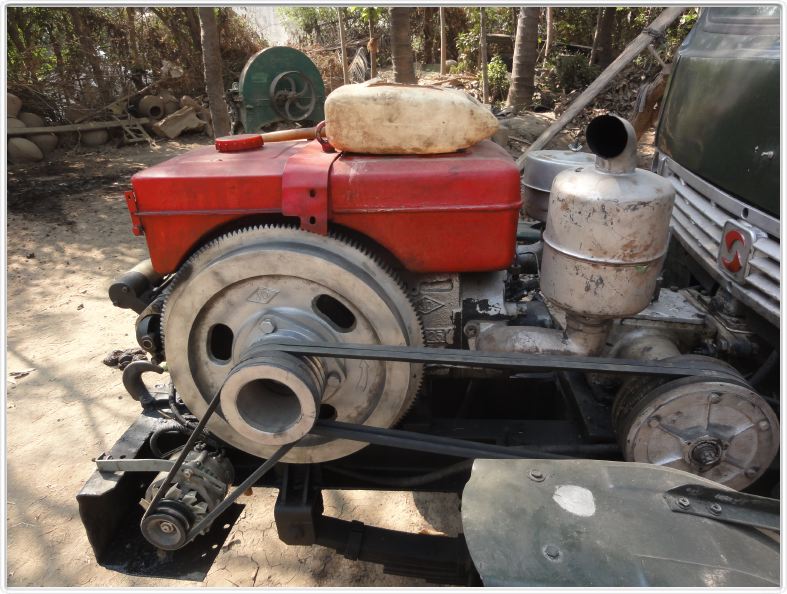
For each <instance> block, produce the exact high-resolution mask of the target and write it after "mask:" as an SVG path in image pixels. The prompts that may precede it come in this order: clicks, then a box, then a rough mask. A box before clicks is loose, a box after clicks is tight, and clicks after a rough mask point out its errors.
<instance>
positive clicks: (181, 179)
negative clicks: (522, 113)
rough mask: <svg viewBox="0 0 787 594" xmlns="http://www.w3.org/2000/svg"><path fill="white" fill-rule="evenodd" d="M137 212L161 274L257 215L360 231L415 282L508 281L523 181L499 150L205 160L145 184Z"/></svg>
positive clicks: (178, 160) (189, 160)
mask: <svg viewBox="0 0 787 594" xmlns="http://www.w3.org/2000/svg"><path fill="white" fill-rule="evenodd" d="M131 182H132V187H133V191H132V192H128V193H127V201H128V206H129V210H130V212H131V217H132V222H133V223H134V230H135V233H137V234H141V233H144V235H145V237H146V239H147V244H148V250H149V252H150V257H151V260H152V262H153V266H154V268H155V269H156V270H157V271H158V272H159V273H161V274H167V273H169V272H173V271H174V270H176V269H177V267H178V266H179V265H180V264H181V263H182V262H183V260H184V259H185V258H186V257H188V256H189V255H190V254H191V253H192V252H193V251H194V250H195V249H197V248H198V247H199V246H200V245H202V243H204V241H205V240H206V237H209V236H211V235H212V234H213V233H215V231H216V230H217V229H218V228H220V227H226V226H227V225H228V224H231V223H232V222H233V221H234V220H236V219H242V218H243V219H246V218H248V217H249V216H250V215H263V216H264V215H271V214H283V215H286V216H297V217H299V219H300V221H301V226H302V227H303V228H305V229H307V230H310V231H313V232H317V233H325V232H327V229H328V228H329V227H330V225H331V224H336V225H342V226H344V227H349V228H351V229H354V230H356V231H358V232H359V233H362V234H363V235H365V236H367V237H369V238H371V239H372V240H374V241H375V242H377V243H379V244H380V245H382V246H384V247H385V248H386V249H387V250H389V251H390V252H391V253H392V254H393V255H394V256H395V257H396V258H397V259H398V260H399V262H401V264H402V266H404V268H406V269H407V270H411V271H413V272H470V271H478V272H480V271H484V270H499V269H502V268H505V267H507V266H508V265H509V264H510V263H511V262H512V260H513V257H514V249H515V238H516V225H517V219H518V214H519V207H520V203H521V199H520V191H519V171H518V170H517V167H516V165H515V164H514V162H513V160H512V159H511V157H510V156H509V155H508V153H507V152H506V151H504V150H503V149H502V148H500V147H499V146H497V145H496V144H494V143H492V142H490V141H484V142H481V143H479V144H477V145H475V146H473V147H471V148H469V149H467V150H465V151H462V152H459V153H451V154H445V155H422V156H421V155H419V156H390V155H386V156H382V155H380V156H377V155H354V154H326V153H324V152H322V150H321V149H320V146H319V144H318V143H317V142H313V141H312V142H305V141H293V142H281V143H271V144H267V145H265V146H264V147H263V148H258V149H253V150H249V151H243V152H236V153H219V152H217V151H216V150H215V148H214V147H212V146H211V147H205V148H201V149H197V150H194V151H191V152H189V153H186V154H184V155H181V156H179V157H175V158H174V159H170V160H169V161H165V162H163V163H160V164H158V165H155V166H154V167H151V168H149V169H146V170H144V171H142V172H140V173H137V174H136V175H134V176H133V177H132V179H131Z"/></svg>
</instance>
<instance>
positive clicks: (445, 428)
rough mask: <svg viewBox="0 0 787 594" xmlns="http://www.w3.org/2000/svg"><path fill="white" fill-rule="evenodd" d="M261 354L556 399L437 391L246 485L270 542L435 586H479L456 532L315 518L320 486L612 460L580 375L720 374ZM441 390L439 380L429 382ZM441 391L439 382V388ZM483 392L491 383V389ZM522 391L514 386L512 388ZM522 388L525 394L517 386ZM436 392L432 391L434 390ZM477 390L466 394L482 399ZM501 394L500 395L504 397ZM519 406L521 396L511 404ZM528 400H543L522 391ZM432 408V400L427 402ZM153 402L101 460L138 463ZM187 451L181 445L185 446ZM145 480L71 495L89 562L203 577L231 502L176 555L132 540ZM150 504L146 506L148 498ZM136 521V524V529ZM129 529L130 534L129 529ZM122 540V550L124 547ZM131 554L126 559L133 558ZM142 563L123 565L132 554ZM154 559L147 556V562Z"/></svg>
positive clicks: (365, 485) (117, 476)
mask: <svg viewBox="0 0 787 594" xmlns="http://www.w3.org/2000/svg"><path fill="white" fill-rule="evenodd" d="M271 348H276V349H280V350H283V351H286V352H290V353H293V354H298V355H312V356H319V357H344V358H358V359H375V360H391V361H407V362H414V363H424V364H426V365H429V366H431V367H441V366H443V367H446V366H447V367H451V368H457V367H459V368H471V369H476V370H477V369H486V370H498V371H499V372H501V373H502V374H504V377H506V378H507V379H506V382H507V384H510V383H511V381H512V380H513V381H514V382H516V381H517V380H519V381H522V382H527V385H528V386H531V387H532V386H536V388H537V389H538V387H539V386H541V387H542V388H543V389H544V390H548V388H549V387H550V386H551V392H550V395H551V396H553V397H555V396H556V399H557V400H559V401H560V408H561V409H562V410H563V411H564V412H565V413H566V414H565V415H564V418H521V419H518V418H507V417H504V416H500V417H498V418H484V417H483V415H482V416H473V415H472V414H462V416H461V417H460V416H458V415H457V414H456V409H457V407H458V408H459V409H463V408H464V407H465V404H464V403H462V401H463V400H466V399H467V397H468V393H469V388H468V391H467V393H466V394H464V396H462V395H461V394H460V395H458V394H456V393H452V388H451V386H450V385H449V386H448V387H445V388H443V392H446V393H447V394H444V398H443V400H447V401H448V402H453V403H455V404H456V406H455V407H454V408H453V409H452V408H451V406H448V407H447V408H446V407H443V409H442V410H443V411H444V412H445V413H446V414H445V415H443V416H441V415H440V414H439V411H438V414H435V409H434V408H431V409H429V407H428V402H425V401H424V399H422V400H421V402H420V403H418V404H417V405H416V406H415V407H414V409H413V410H411V411H410V413H409V414H408V416H407V417H405V419H404V420H403V422H402V423H401V424H400V426H399V427H398V428H397V429H377V428H370V427H363V426H357V425H351V424H347V423H339V422H335V421H318V422H317V424H316V425H315V427H314V429H313V432H314V433H316V434H320V435H324V436H331V437H336V438H343V439H354V440H358V441H363V442H366V443H369V444H370V445H369V446H368V447H366V448H364V449H362V450H361V451H359V452H358V453H356V454H354V455H352V456H348V457H347V458H344V459H342V460H338V461H334V462H330V463H324V464H312V465H294V464H284V463H279V464H277V465H276V466H275V467H273V471H272V472H268V473H267V474H264V475H263V476H262V477H261V478H260V479H259V480H258V481H256V483H255V484H256V485H259V486H265V487H275V488H278V489H279V496H278V499H277V502H276V506H275V511H274V515H275V521H276V526H277V529H278V534H279V538H280V539H281V540H282V541H284V542H285V543H287V544H292V545H314V544H319V545H322V546H325V547H329V548H331V549H333V550H335V551H336V552H338V553H340V554H342V555H344V556H345V557H347V558H349V559H360V560H363V561H370V562H374V563H380V564H382V565H383V566H384V570H385V571H386V572H387V573H394V574H399V575H405V576H414V577H421V578H424V579H426V580H428V581H432V582H435V583H447V584H464V585H478V584H479V580H478V575H477V573H476V571H475V568H474V567H473V563H472V560H471V559H470V555H469V552H468V550H467V546H466V544H465V541H464V537H463V536H462V534H459V535H458V536H442V535H427V534H412V533H405V532H399V531H394V530H387V529H382V528H377V527H373V526H367V525H364V524H363V523H361V522H358V521H346V520H341V519H338V518H333V517H329V516H326V515H324V513H323V500H322V491H323V490H326V489H368V490H387V491H395V490H406V491H429V492H454V493H461V491H462V489H463V486H464V484H465V483H466V482H467V480H468V479H469V476H470V471H471V462H472V460H473V459H476V458H554V457H572V458H596V459H612V460H614V459H620V451H619V448H618V446H617V443H616V440H615V436H614V433H613V431H612V428H611V425H610V420H609V409H608V407H607V406H606V405H605V404H604V403H603V402H600V401H599V399H598V398H597V397H595V396H594V394H593V393H592V390H591V388H590V386H589V385H588V383H587V381H586V380H585V373H587V372H592V373H603V374H610V375H613V376H624V377H630V376H640V375H652V376H661V377H666V378H677V377H686V376H706V377H717V378H718V377H720V376H723V375H724V373H723V372H720V371H719V370H706V369H697V368H695V367H691V366H687V365H681V364H676V363H659V362H643V361H635V360H622V359H608V358H600V357H571V356H550V355H523V354H514V353H479V352H473V351H465V350H458V349H440V350H438V349H428V348H411V347H385V346H375V347H369V346H363V345H341V346H337V345H334V344H313V343H309V344H294V343H287V344H280V345H272V347H271ZM435 382H436V385H438V386H439V385H440V382H441V380H435ZM448 383H449V384H450V382H448ZM490 385H491V386H492V389H493V388H494V383H492V384H490ZM523 385H524V384H523ZM528 391H530V390H528ZM438 392H439V389H438ZM494 396H495V394H493V393H491V392H489V391H487V392H484V393H483V394H477V395H476V398H479V399H481V400H484V401H488V400H489V399H490V398H493V397H494ZM509 397H510V396H506V397H505V398H509ZM520 398H521V396H520ZM526 398H527V400H528V401H534V402H535V401H538V400H539V398H542V399H543V398H544V395H543V394H541V393H536V394H527V395H526ZM438 400H439V398H438ZM155 406H156V404H155V402H149V403H148V404H147V406H145V407H143V412H142V414H141V415H140V416H139V417H138V419H137V420H136V422H135V423H134V424H132V425H131V427H129V429H128V430H127V431H126V432H125V433H124V434H123V436H122V437H121V438H120V439H119V440H118V442H117V443H116V444H115V445H114V446H113V447H112V449H111V450H110V451H109V452H108V453H107V454H106V456H109V457H111V458H115V459H118V458H120V459H122V458H128V459H133V458H149V457H151V453H150V449H149V446H148V440H149V437H150V435H151V433H152V432H153V430H154V429H155V427H156V425H157V423H159V422H160V421H159V419H158V417H157V415H156V414H155V412H154V409H155ZM187 447H188V445H187ZM228 455H229V456H230V459H231V460H232V463H233V465H234V467H235V474H236V484H240V483H242V482H243V481H244V480H246V479H247V478H248V477H249V476H250V475H251V474H252V473H253V472H254V471H255V470H256V469H258V467H259V466H260V465H261V463H262V462H263V461H262V460H260V459H259V458H255V457H253V456H250V455H248V454H245V453H244V452H240V451H238V450H233V449H231V448H230V449H229V450H228ZM153 476H154V473H129V472H125V473H124V472H120V473H109V472H100V471H98V470H97V471H95V472H94V474H93V475H92V476H91V478H90V479H89V480H88V481H87V483H86V484H85V486H84V487H83V488H82V490H81V491H80V493H79V494H78V495H77V501H78V503H79V511H80V516H81V518H82V522H83V524H84V526H85V529H86V531H87V535H88V538H89V540H90V543H91V545H92V547H93V550H94V553H95V556H96V559H97V561H98V562H99V563H101V564H104V565H107V566H109V567H114V568H116V569H119V570H121V571H125V572H129V573H138V574H145V575H157V576H168V577H183V576H185V575H186V574H189V575H191V576H193V575H194V573H195V571H196V572H199V571H204V572H207V569H209V567H210V564H211V563H212V561H213V559H214V558H215V555H216V554H217V553H218V550H219V549H220V546H221V543H222V542H223V540H224V538H226V536H227V535H228V534H229V530H230V528H231V526H232V524H233V523H234V521H235V519H236V518H237V516H238V515H239V513H240V509H241V508H242V506H241V505H239V504H237V503H234V504H233V505H232V506H230V507H229V508H228V509H227V510H226V511H225V512H224V513H223V514H222V515H221V516H219V518H218V519H217V520H216V521H214V523H213V528H212V529H211V530H210V531H209V532H208V533H207V535H204V536H199V537H197V538H196V539H195V540H194V541H193V542H192V543H191V544H189V545H188V546H186V547H184V548H183V549H181V550H178V551H175V552H172V553H167V555H166V556H162V554H161V553H160V552H158V551H156V550H155V549H154V548H153V547H152V545H148V544H147V543H146V542H144V541H142V540H141V536H140V535H139V534H138V533H139V529H138V519H139V517H140V516H141V513H142V510H141V507H140V506H139V504H138V502H139V499H140V497H141V496H142V494H143V493H144V490H145V488H146V486H147V485H148V484H149V482H150V481H151V480H152V478H153ZM154 505H155V502H154ZM135 522H136V523H135ZM135 530H136V534H134V533H133V532H134V531H135ZM131 541H133V543H134V544H133V545H132V544H129V543H130V542H131ZM134 552H136V553H134ZM130 553H134V554H135V555H136V556H137V557H141V558H144V559H146V561H139V559H136V560H134V559H131V557H133V556H134V554H130ZM157 553H158V555H157Z"/></svg>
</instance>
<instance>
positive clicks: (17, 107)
mask: <svg viewBox="0 0 787 594" xmlns="http://www.w3.org/2000/svg"><path fill="white" fill-rule="evenodd" d="M6 106H7V113H6V117H7V126H6V128H7V134H8V136H9V140H8V159H9V161H11V162H12V163H31V162H36V161H41V160H43V159H44V158H46V157H48V156H49V155H50V153H52V151H54V149H55V148H57V147H58V146H72V145H75V144H80V145H83V146H90V147H96V146H101V145H103V144H106V143H107V142H108V141H109V140H110V138H115V139H116V140H117V142H118V144H131V143H135V142H148V143H153V142H154V137H156V136H159V137H162V138H168V139H173V138H177V137H178V136H179V135H181V134H182V133H184V132H203V133H205V134H206V135H208V136H213V126H212V123H211V117H210V110H209V109H208V107H207V105H206V104H205V103H204V102H203V101H202V100H201V99H195V98H194V97H190V96H188V95H184V96H183V97H181V98H180V99H177V98H176V97H175V96H174V95H173V93H172V92H171V91H169V90H166V89H159V88H157V85H156V84H155V83H154V84H151V85H148V86H147V87H145V88H144V89H142V90H140V91H137V92H134V93H131V94H129V95H126V96H124V97H121V98H119V99H116V100H114V101H113V102H112V103H109V104H108V105H105V106H103V107H101V108H99V109H90V108H86V107H83V106H80V105H71V106H69V107H67V108H65V110H64V113H65V119H66V121H67V122H68V123H66V124H62V125H53V124H51V123H47V122H46V121H45V120H44V118H42V117H41V116H40V115H37V114H35V113H32V112H26V111H22V100H21V99H19V97H17V96H16V95H13V94H11V93H7V95H6Z"/></svg>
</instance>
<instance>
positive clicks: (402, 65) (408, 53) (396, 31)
mask: <svg viewBox="0 0 787 594" xmlns="http://www.w3.org/2000/svg"><path fill="white" fill-rule="evenodd" d="M391 58H392V59H393V70H394V80H395V81H396V82H398V83H408V84H415V83H416V82H418V81H417V80H416V78H415V66H414V65H413V48H412V46H411V45H410V9H409V8H391Z"/></svg>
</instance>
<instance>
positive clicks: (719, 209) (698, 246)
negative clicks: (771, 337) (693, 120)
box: [657, 156, 781, 326]
mask: <svg viewBox="0 0 787 594" xmlns="http://www.w3.org/2000/svg"><path fill="white" fill-rule="evenodd" d="M657 158H658V161H657V163H658V173H659V174H660V175H662V176H663V177H665V178H667V179H668V180H669V181H670V182H671V183H672V185H673V187H674V188H675V191H676V196H675V208H674V210H673V214H672V229H673V232H674V233H675V234H676V235H677V237H678V239H679V240H680V242H681V243H682V244H683V246H684V247H685V248H686V249H687V250H688V251H689V252H691V253H692V254H693V255H694V256H695V257H696V258H697V259H698V260H699V261H700V262H701V264H702V265H703V267H704V268H705V269H706V270H707V271H708V272H709V273H710V274H711V275H712V276H713V277H714V278H715V279H716V280H717V281H718V282H720V283H722V284H724V285H725V286H726V287H727V288H728V290H729V291H730V292H731V293H732V294H733V296H735V297H736V298H737V299H739V300H741V301H742V302H743V303H745V304H747V305H748V306H749V307H751V308H752V309H754V310H755V311H757V312H758V313H759V314H760V315H762V316H763V317H765V318H766V319H767V320H768V321H769V322H771V323H772V324H775V325H777V326H778V325H779V298H780V282H781V281H780V279H781V263H780V251H781V250H780V245H779V221H778V219H775V218H773V217H771V216H769V215H767V214H765V213H763V212H761V211H758V210H756V209H753V208H752V207H750V206H747V205H746V204H745V203H743V202H741V201H739V200H738V199H736V198H733V197H732V196H730V195H729V194H726V193H724V192H721V191H720V190H719V189H718V188H715V187H713V186H711V185H710V184H708V183H707V182H705V181H704V180H702V179H701V178H699V177H697V176H696V175H694V174H692V173H691V172H689V171H687V170H686V169H684V168H683V167H681V166H680V165H678V164H677V163H675V162H674V161H672V160H671V159H669V158H668V157H665V156H659V157H657ZM728 220H733V221H740V222H746V223H749V224H751V225H753V226H754V227H757V228H758V229H760V230H761V231H763V232H764V233H766V234H767V237H763V238H761V239H758V240H757V241H756V242H755V244H754V253H753V255H752V258H751V259H750V260H749V265H750V268H749V273H748V274H747V276H746V279H745V282H744V283H743V284H740V283H737V282H735V281H733V280H731V279H730V278H728V277H727V276H726V275H725V274H724V273H722V272H721V270H720V269H719V266H718V264H717V255H718V252H719V245H720V243H721V239H722V229H723V228H724V224H725V223H726V222H727V221H728Z"/></svg>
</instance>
